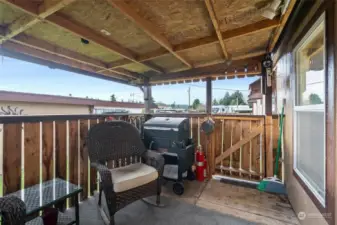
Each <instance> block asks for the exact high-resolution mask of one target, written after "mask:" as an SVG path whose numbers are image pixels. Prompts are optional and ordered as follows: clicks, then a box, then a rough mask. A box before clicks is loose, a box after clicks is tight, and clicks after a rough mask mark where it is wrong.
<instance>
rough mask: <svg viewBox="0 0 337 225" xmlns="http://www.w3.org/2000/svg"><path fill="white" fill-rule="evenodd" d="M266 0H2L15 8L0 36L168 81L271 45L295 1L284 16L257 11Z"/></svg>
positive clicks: (122, 73) (83, 62)
mask: <svg viewBox="0 0 337 225" xmlns="http://www.w3.org/2000/svg"><path fill="white" fill-rule="evenodd" d="M291 1H292V0H291ZM8 6H9V7H8ZM267 6H268V4H267V1H265V0H236V1H231V0H223V1H213V0H204V1H200V0H188V1H176V0H167V1H154V0H118V1H116V0H77V1H76V0H0V10H1V9H2V8H4V7H7V8H10V9H11V10H12V11H13V12H14V14H15V16H14V17H13V16H12V15H6V14H4V16H2V17H0V40H1V39H2V40H3V42H4V44H6V43H7V42H8V43H10V44H7V47H11V48H12V49H14V50H18V49H22V50H28V49H29V52H34V53H38V55H41V54H40V53H41V52H42V53H43V54H42V55H44V56H46V55H48V54H50V59H51V61H52V59H55V58H56V59H57V60H58V61H59V63H60V64H65V62H66V61H65V60H64V59H68V60H70V63H68V64H71V63H74V67H77V68H78V67H80V68H82V69H83V68H84V69H88V70H89V72H95V73H98V74H105V75H107V76H114V75H115V76H116V77H124V79H138V78H139V77H142V75H138V74H142V73H143V74H144V75H145V76H148V75H150V76H153V75H156V76H155V77H156V78H155V79H157V81H158V79H161V80H163V81H165V82H167V81H166V80H167V79H171V78H174V77H172V76H171V75H172V74H175V73H176V74H180V75H179V79H183V78H182V77H181V76H183V75H182V74H186V73H184V72H187V74H188V73H190V72H194V74H195V75H197V74H200V73H199V72H197V71H198V70H199V71H200V72H201V73H203V74H206V75H207V76H210V74H209V73H208V72H206V73H205V70H207V69H209V70H210V71H209V72H210V73H212V71H213V72H214V70H212V69H211V68H213V67H212V65H214V64H215V65H216V66H217V65H219V63H220V64H221V63H223V62H224V61H225V60H226V59H228V58H230V59H231V60H233V61H237V60H238V59H245V60H246V59H247V58H248V57H254V56H257V55H261V54H264V53H266V51H268V48H266V47H267V45H268V43H269V50H270V47H271V45H272V44H274V43H275V40H277V39H278V37H279V36H278V35H279V33H280V32H281V30H282V28H281V27H282V26H283V25H284V24H285V22H286V21H287V19H288V18H287V15H288V13H289V11H291V10H292V7H293V5H292V2H290V4H289V7H288V10H287V11H286V13H285V14H284V15H283V16H282V17H281V21H280V19H279V18H276V19H274V20H267V19H265V18H263V17H262V16H261V12H262V11H263V10H264V9H266V7H267ZM18 9H20V10H22V11H23V12H24V13H22V12H20V11H18ZM117 21H118V22H117ZM4 22H5V23H4ZM279 26H280V28H278V27H279ZM274 28H277V29H274ZM111 30H112V31H111ZM275 30H276V32H275ZM48 32H49V33H50V34H49V33H48ZM20 33H24V35H21V34H20ZM26 34H27V35H28V36H27V35H26ZM23 37H26V39H24V38H23ZM270 37H272V38H270ZM81 38H84V39H86V40H88V41H89V44H87V45H86V44H83V43H81V41H80V39H81ZM274 39H275V40H274ZM24 41H27V42H26V43H24ZM13 45H14V46H15V48H14V46H13ZM18 46H19V47H18ZM3 47H6V45H3ZM32 49H33V50H32ZM25 54H28V53H25ZM28 55H33V54H32V53H29V54H28ZM36 57H40V56H36ZM60 58H62V60H61V59H60ZM57 60H56V61H57ZM54 61H55V60H54ZM54 61H53V62H54ZM186 66H187V67H186ZM191 67H195V68H193V69H191ZM188 68H190V69H188ZM150 70H152V71H150ZM170 71H171V72H170ZM172 71H179V72H175V73H174V72H172ZM159 73H163V74H161V76H157V75H159ZM251 73H253V74H249V75H254V73H255V72H252V71H251ZM108 74H109V75H108ZM191 76H192V75H191ZM211 76H214V75H211ZM235 76H238V77H241V76H244V75H243V74H236V75H235ZM188 77H190V75H189V76H188ZM189 79H190V78H189ZM197 79H200V78H197ZM201 79H203V78H201Z"/></svg>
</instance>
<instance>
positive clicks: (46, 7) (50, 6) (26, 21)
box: [0, 0, 75, 43]
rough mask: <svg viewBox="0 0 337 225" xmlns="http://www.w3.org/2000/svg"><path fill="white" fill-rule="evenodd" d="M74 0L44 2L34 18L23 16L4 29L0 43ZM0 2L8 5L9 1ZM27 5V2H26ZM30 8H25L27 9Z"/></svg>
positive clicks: (46, 0)
mask: <svg viewBox="0 0 337 225" xmlns="http://www.w3.org/2000/svg"><path fill="white" fill-rule="evenodd" d="M74 1H75V0H59V1H56V2H55V1H50V0H45V1H44V2H43V3H42V4H41V5H40V6H39V7H38V8H36V10H34V11H36V15H34V18H33V19H31V16H29V15H24V16H22V17H21V18H19V19H17V20H15V22H13V23H12V24H10V25H9V27H8V28H7V29H6V30H7V31H6V32H5V35H4V37H2V38H1V39H0V43H3V42H4V41H7V40H8V39H10V38H12V37H14V36H16V35H18V34H20V33H22V32H24V31H25V30H27V29H29V28H30V27H32V26H34V25H35V24H37V23H39V22H41V21H42V20H43V19H45V18H46V17H48V16H50V15H52V14H53V13H55V12H57V11H59V10H61V9H62V8H64V7H66V6H67V5H69V4H71V3H73V2H74ZM2 2H5V3H8V2H10V1H9V0H6V1H5V0H2ZM26 4H27V5H29V4H30V3H29V2H26ZM28 7H29V8H30V6H27V8H28Z"/></svg>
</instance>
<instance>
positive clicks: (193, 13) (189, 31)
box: [125, 0, 213, 45]
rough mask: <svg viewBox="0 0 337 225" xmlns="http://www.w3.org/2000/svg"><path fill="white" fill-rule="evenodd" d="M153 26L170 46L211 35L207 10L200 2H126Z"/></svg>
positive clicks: (151, 0)
mask: <svg viewBox="0 0 337 225" xmlns="http://www.w3.org/2000/svg"><path fill="white" fill-rule="evenodd" d="M125 2H126V3H128V4H130V5H132V6H133V8H134V9H136V10H137V12H138V14H139V15H140V16H141V17H142V18H145V19H146V20H148V21H150V22H151V23H153V24H155V25H156V27H157V28H158V30H159V31H160V32H161V33H163V35H164V36H165V37H167V39H168V41H169V42H170V43H171V44H172V45H177V44H181V43H183V42H186V41H189V40H195V39H199V38H202V37H206V36H211V35H213V29H212V23H211V21H210V20H209V18H208V13H207V9H206V7H205V4H204V2H203V1H200V0H188V1H186V0H179V1H177V0H165V1H161V0H126V1H125Z"/></svg>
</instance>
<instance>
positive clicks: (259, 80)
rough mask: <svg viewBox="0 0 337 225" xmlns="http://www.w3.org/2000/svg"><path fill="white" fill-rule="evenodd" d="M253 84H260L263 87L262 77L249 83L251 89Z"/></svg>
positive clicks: (256, 85)
mask: <svg viewBox="0 0 337 225" xmlns="http://www.w3.org/2000/svg"><path fill="white" fill-rule="evenodd" d="M253 86H255V87H258V86H260V88H261V78H259V79H257V80H256V81H254V82H252V83H250V84H249V89H252V87H253Z"/></svg>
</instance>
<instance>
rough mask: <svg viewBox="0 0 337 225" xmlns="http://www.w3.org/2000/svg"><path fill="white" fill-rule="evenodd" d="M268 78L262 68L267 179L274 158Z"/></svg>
mask: <svg viewBox="0 0 337 225" xmlns="http://www.w3.org/2000/svg"><path fill="white" fill-rule="evenodd" d="M267 79H268V76H267V73H266V69H265V68H264V67H263V66H262V80H263V83H262V84H263V91H264V94H265V102H264V105H265V107H264V108H265V121H264V122H265V135H264V137H265V140H264V143H265V157H264V158H265V174H266V175H267V177H271V176H273V173H274V156H273V134H272V132H273V127H272V126H273V118H272V86H271V85H270V86H268V82H267Z"/></svg>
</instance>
